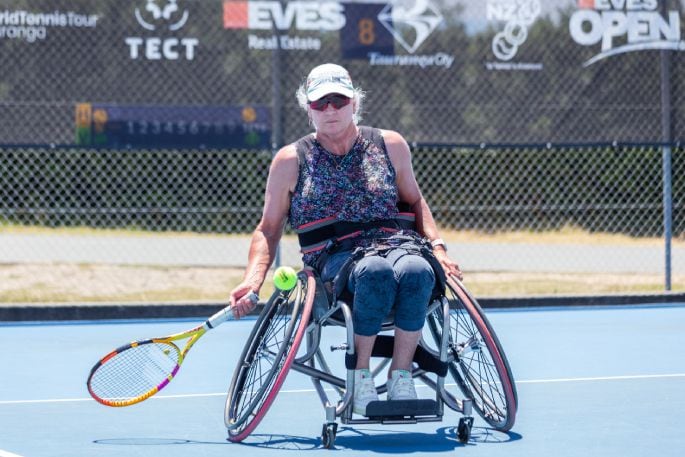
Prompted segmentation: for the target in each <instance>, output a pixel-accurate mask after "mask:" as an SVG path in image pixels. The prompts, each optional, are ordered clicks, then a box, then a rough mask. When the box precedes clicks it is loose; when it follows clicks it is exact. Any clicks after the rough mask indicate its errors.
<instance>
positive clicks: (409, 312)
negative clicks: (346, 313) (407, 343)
mask: <svg viewBox="0 0 685 457" xmlns="http://www.w3.org/2000/svg"><path fill="white" fill-rule="evenodd" d="M351 255H352V252H351V251H343V252H337V253H335V254H333V255H331V257H330V258H329V259H328V261H327V262H326V264H325V265H324V267H323V270H322V272H321V279H322V280H324V281H330V280H332V279H333V278H334V277H335V275H336V274H337V273H338V271H339V270H340V268H341V267H342V265H343V264H344V263H345V261H346V260H347V259H348V258H349V257H350V256H351ZM434 284H435V273H434V272H433V268H432V267H431V265H430V263H428V261H427V260H426V259H424V258H423V257H421V256H420V255H416V254H410V253H408V252H407V251H406V250H404V249H402V248H401V247H397V248H395V249H393V250H391V251H390V252H389V253H388V254H387V255H386V256H385V257H382V256H380V255H369V256H366V257H362V258H361V259H359V261H358V262H357V264H356V265H355V266H354V268H353V269H352V271H351V273H350V277H349V278H348V280H347V288H348V290H349V291H350V292H352V293H353V294H354V303H353V305H352V321H353V323H354V333H356V334H358V335H362V336H372V335H376V334H377V333H378V332H380V330H381V325H382V324H383V321H384V319H385V317H386V316H387V315H388V314H389V313H390V310H391V309H393V308H394V310H395V327H397V328H400V329H402V330H405V331H408V332H413V331H417V330H421V328H423V323H424V321H425V320H426V310H427V308H428V301H429V300H430V297H431V293H432V291H433V286H434Z"/></svg>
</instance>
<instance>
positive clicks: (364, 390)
mask: <svg viewBox="0 0 685 457" xmlns="http://www.w3.org/2000/svg"><path fill="white" fill-rule="evenodd" d="M376 400H378V392H376V386H375V384H374V383H373V376H371V372H370V371H369V370H367V369H364V368H362V369H361V370H354V398H353V400H352V411H354V412H355V413H356V414H361V415H362V416H365V415H366V406H367V405H368V404H369V403H370V402H372V401H376Z"/></svg>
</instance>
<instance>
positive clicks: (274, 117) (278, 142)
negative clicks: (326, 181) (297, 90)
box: [271, 1, 284, 268]
mask: <svg viewBox="0 0 685 457" xmlns="http://www.w3.org/2000/svg"><path fill="white" fill-rule="evenodd" d="M280 3H281V4H283V3H284V2H282V1H281V2H280ZM273 32H274V36H278V29H276V28H273ZM282 58H283V52H282V51H281V40H280V37H278V38H276V48H275V49H274V50H273V51H272V52H271V107H272V109H271V126H272V127H271V128H272V132H271V158H272V160H273V157H274V156H276V153H277V152H278V150H279V149H280V148H281V147H282V146H283V88H282V79H283V62H282ZM281 246H282V242H279V243H278V246H277V247H276V257H275V258H274V268H278V267H280V266H281Z"/></svg>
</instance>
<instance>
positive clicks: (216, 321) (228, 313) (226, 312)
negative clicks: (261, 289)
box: [205, 291, 259, 328]
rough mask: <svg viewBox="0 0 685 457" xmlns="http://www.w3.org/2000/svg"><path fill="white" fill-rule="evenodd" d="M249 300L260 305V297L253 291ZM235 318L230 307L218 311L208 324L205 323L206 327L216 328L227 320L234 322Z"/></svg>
mask: <svg viewBox="0 0 685 457" xmlns="http://www.w3.org/2000/svg"><path fill="white" fill-rule="evenodd" d="M248 298H249V299H250V301H251V302H252V303H253V304H255V305H256V304H257V303H259V296H258V295H257V294H256V293H254V292H253V291H251V292H250V293H249V295H248ZM233 319H235V317H233V311H232V310H231V305H228V306H227V307H225V308H224V309H222V310H219V311H217V312H216V313H215V314H214V315H213V316H211V317H210V318H209V319H207V322H205V325H206V326H207V327H209V328H214V327H217V326H219V325H221V324H223V323H224V322H226V321H227V320H233Z"/></svg>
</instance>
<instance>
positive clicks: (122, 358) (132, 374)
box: [90, 343, 180, 401]
mask: <svg viewBox="0 0 685 457" xmlns="http://www.w3.org/2000/svg"><path fill="white" fill-rule="evenodd" d="M179 357H180V352H179V350H178V348H177V347H176V346H175V345H174V344H172V343H150V344H141V345H138V346H134V347H130V348H128V349H126V350H124V351H122V352H120V353H118V354H117V355H115V356H114V357H112V358H111V359H110V360H108V361H107V362H105V363H104V364H102V365H101V366H100V367H99V368H98V369H97V371H96V372H95V373H94V374H93V377H92V378H91V381H90V387H91V389H92V391H93V393H94V394H95V395H97V396H98V397H100V398H102V399H105V400H111V401H125V400H130V399H133V398H137V397H139V396H141V395H144V394H146V393H148V392H150V391H151V390H153V389H155V388H156V387H158V386H159V385H160V384H161V383H163V382H164V381H165V380H166V379H167V378H168V376H169V375H170V374H171V373H172V372H173V371H174V369H175V368H176V367H177V366H178V361H179Z"/></svg>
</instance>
